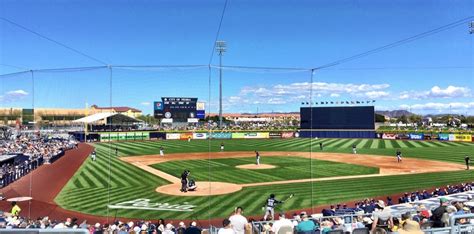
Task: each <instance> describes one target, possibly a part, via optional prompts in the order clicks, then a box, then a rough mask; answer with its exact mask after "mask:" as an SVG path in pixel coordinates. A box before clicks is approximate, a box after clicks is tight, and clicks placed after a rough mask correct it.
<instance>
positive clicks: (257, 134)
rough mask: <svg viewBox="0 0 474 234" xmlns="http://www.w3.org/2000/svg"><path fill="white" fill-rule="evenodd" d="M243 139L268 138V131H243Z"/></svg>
mask: <svg viewBox="0 0 474 234" xmlns="http://www.w3.org/2000/svg"><path fill="white" fill-rule="evenodd" d="M244 138H245V139H262V138H270V134H269V132H247V133H244Z"/></svg>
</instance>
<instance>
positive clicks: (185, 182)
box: [180, 170, 191, 193]
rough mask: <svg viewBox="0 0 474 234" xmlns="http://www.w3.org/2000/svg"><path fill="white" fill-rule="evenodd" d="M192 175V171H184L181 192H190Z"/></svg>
mask: <svg viewBox="0 0 474 234" xmlns="http://www.w3.org/2000/svg"><path fill="white" fill-rule="evenodd" d="M190 174H191V171H188V170H184V172H183V174H181V190H180V191H181V192H184V193H185V192H188V176H189V175H190Z"/></svg>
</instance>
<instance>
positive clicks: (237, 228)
mask: <svg viewBox="0 0 474 234" xmlns="http://www.w3.org/2000/svg"><path fill="white" fill-rule="evenodd" d="M229 220H230V223H231V224H232V228H233V229H234V232H235V233H237V234H243V233H245V225H246V224H247V223H248V222H247V218H245V217H244V216H242V215H240V214H235V215H232V216H230V218H229ZM219 231H220V230H219Z"/></svg>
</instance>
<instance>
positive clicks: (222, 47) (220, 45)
mask: <svg viewBox="0 0 474 234" xmlns="http://www.w3.org/2000/svg"><path fill="white" fill-rule="evenodd" d="M226 49H227V43H226V42H225V41H216V51H217V52H218V53H219V128H222V55H223V54H224V52H226Z"/></svg>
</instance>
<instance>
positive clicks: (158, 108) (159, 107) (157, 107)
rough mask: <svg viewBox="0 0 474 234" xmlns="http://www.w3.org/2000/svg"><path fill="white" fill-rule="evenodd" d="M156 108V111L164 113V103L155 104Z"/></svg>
mask: <svg viewBox="0 0 474 234" xmlns="http://www.w3.org/2000/svg"><path fill="white" fill-rule="evenodd" d="M154 107H155V110H159V111H162V110H163V102H155V104H154Z"/></svg>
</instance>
